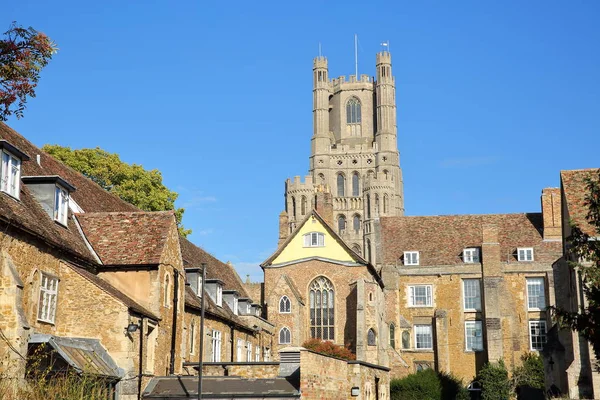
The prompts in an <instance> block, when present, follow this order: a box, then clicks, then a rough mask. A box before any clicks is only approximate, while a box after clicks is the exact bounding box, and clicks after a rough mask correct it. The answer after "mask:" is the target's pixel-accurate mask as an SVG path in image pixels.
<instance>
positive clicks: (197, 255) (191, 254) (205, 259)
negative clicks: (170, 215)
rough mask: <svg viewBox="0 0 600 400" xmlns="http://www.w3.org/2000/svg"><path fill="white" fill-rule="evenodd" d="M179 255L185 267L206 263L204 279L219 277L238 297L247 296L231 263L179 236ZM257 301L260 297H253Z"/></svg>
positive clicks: (200, 266) (195, 266)
mask: <svg viewBox="0 0 600 400" xmlns="http://www.w3.org/2000/svg"><path fill="white" fill-rule="evenodd" d="M179 241H180V243H181V257H182V258H183V264H184V267H185V268H202V263H206V267H207V269H206V279H220V280H222V281H223V284H224V285H223V286H224V288H225V289H227V290H236V291H237V292H238V293H239V294H240V297H242V298H248V297H249V296H248V292H247V291H246V288H245V287H244V285H243V284H242V281H241V279H240V277H239V275H238V274H237V272H236V271H235V269H234V268H233V266H232V265H230V264H227V263H224V262H222V261H219V260H218V259H217V258H215V257H213V256H212V255H210V254H209V253H207V252H206V251H204V250H203V249H201V248H200V247H198V246H196V245H195V244H193V243H192V242H190V241H189V240H187V239H186V238H183V237H180V238H179ZM253 300H254V301H259V300H260V299H253Z"/></svg>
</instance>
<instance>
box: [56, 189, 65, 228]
mask: <svg viewBox="0 0 600 400" xmlns="http://www.w3.org/2000/svg"><path fill="white" fill-rule="evenodd" d="M68 214H69V192H67V191H66V190H65V189H63V188H62V187H61V186H59V185H57V186H56V190H55V196H54V220H55V221H57V222H58V223H60V224H63V225H67V216H68Z"/></svg>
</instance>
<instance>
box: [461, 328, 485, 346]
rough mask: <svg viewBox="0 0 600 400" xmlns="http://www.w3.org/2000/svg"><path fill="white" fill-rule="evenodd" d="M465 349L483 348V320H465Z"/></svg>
mask: <svg viewBox="0 0 600 400" xmlns="http://www.w3.org/2000/svg"><path fill="white" fill-rule="evenodd" d="M465 350H466V351H481V350H483V334H482V327H481V321H466V322H465Z"/></svg>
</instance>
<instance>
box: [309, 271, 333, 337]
mask: <svg viewBox="0 0 600 400" xmlns="http://www.w3.org/2000/svg"><path fill="white" fill-rule="evenodd" d="M309 298H310V336H311V337H312V338H318V339H323V340H334V333H335V332H334V328H333V323H334V322H333V321H334V304H335V298H334V292H333V284H332V283H331V281H330V280H329V279H327V278H325V277H324V276H319V277H318V278H316V279H315V280H314V281H312V283H311V284H310V295H309Z"/></svg>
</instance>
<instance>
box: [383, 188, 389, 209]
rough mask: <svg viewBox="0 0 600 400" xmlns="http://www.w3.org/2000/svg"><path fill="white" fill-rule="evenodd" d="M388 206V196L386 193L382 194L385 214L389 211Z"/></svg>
mask: <svg viewBox="0 0 600 400" xmlns="http://www.w3.org/2000/svg"><path fill="white" fill-rule="evenodd" d="M389 208H390V198H389V196H388V195H387V193H386V194H384V195H383V213H384V214H387V213H388V212H389Z"/></svg>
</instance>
